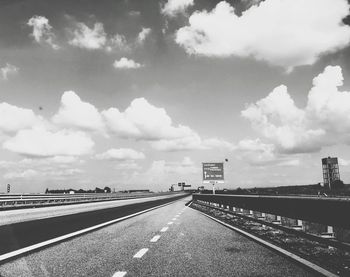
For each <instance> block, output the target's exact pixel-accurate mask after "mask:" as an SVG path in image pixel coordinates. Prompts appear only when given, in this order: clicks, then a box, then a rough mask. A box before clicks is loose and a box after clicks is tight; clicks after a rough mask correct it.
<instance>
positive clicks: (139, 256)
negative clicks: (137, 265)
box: [134, 248, 148, 258]
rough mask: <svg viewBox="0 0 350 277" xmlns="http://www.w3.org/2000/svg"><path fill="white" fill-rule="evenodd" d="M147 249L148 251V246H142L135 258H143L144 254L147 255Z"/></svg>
mask: <svg viewBox="0 0 350 277" xmlns="http://www.w3.org/2000/svg"><path fill="white" fill-rule="evenodd" d="M147 251H148V248H142V249H141V250H140V251H139V252H137V253H136V254H135V255H134V258H142V256H143V255H145V254H146V252H147Z"/></svg>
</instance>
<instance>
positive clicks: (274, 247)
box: [198, 211, 338, 277]
mask: <svg viewBox="0 0 350 277" xmlns="http://www.w3.org/2000/svg"><path fill="white" fill-rule="evenodd" d="M198 212H200V213H201V214H203V215H205V216H206V217H209V218H210V219H212V220H214V221H216V222H218V223H220V224H222V225H224V226H226V227H228V228H230V229H231V230H234V231H236V232H238V233H240V234H242V235H244V236H246V237H248V238H250V239H252V240H254V241H256V242H258V243H260V244H262V245H263V246H265V247H267V248H270V249H272V250H275V251H276V252H279V253H280V254H281V255H283V256H286V257H288V258H290V259H292V260H295V261H297V262H299V263H301V264H302V265H304V266H305V267H308V268H311V269H313V270H314V271H316V272H318V273H320V274H322V275H324V276H327V277H337V276H338V275H336V274H334V273H332V272H330V271H328V270H326V269H324V268H322V267H320V266H318V265H316V264H314V263H312V262H310V261H308V260H306V259H304V258H302V257H299V256H298V255H295V254H293V253H291V252H289V251H287V250H285V249H283V248H281V247H279V246H277V245H274V244H272V243H270V242H267V241H264V240H263V239H261V238H258V237H256V236H254V235H252V234H250V233H248V232H246V231H243V230H241V229H239V228H237V227H234V226H231V225H229V224H227V223H225V222H223V221H221V220H219V219H216V218H214V217H212V216H210V215H207V214H205V213H203V212H201V211H198Z"/></svg>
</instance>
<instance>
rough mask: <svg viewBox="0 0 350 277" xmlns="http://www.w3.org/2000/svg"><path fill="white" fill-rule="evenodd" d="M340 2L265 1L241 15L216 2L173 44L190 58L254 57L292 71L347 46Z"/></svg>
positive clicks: (345, 8) (345, 7) (349, 33)
mask: <svg viewBox="0 0 350 277" xmlns="http://www.w3.org/2000/svg"><path fill="white" fill-rule="evenodd" d="M348 13H349V4H348V3H347V1H346V0H309V1H303V0H267V1H264V2H261V3H260V4H259V5H253V6H252V7H250V8H249V9H248V10H246V11H245V12H243V13H242V15H241V16H237V15H236V14H235V11H234V8H233V7H232V6H231V5H230V4H229V3H227V2H225V1H222V2H220V3H218V4H217V6H216V7H215V8H214V9H213V10H212V11H210V12H207V11H201V12H198V11H197V12H195V13H193V14H192V15H191V17H190V18H189V26H185V27H183V28H180V29H179V30H178V31H177V33H176V42H177V43H178V44H179V45H181V46H183V47H184V48H185V50H186V51H187V52H188V53H190V54H199V55H205V56H218V57H227V56H231V55H234V56H239V57H249V56H252V57H255V58H256V59H257V60H264V61H267V62H269V63H270V64H273V65H278V66H282V67H284V68H286V69H287V70H292V69H293V68H294V67H295V66H299V65H309V64H313V63H314V62H315V61H316V60H317V59H318V57H319V56H320V55H322V54H325V53H330V52H334V51H336V50H338V49H340V48H343V47H345V46H347V45H348V44H349V42H350V27H349V26H346V25H344V24H343V23H342V19H343V18H344V17H346V16H347V15H348Z"/></svg>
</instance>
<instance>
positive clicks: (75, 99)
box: [52, 91, 104, 131]
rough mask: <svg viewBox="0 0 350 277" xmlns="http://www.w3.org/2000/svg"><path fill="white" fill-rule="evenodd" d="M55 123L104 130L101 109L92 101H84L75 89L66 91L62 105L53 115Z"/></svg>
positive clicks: (62, 98)
mask: <svg viewBox="0 0 350 277" xmlns="http://www.w3.org/2000/svg"><path fill="white" fill-rule="evenodd" d="M52 121H53V122H54V123H55V124H58V125H61V126H64V127H70V128H80V129H84V130H92V131H103V130H104V123H103V120H102V116H101V115H100V113H99V111H98V110H97V109H96V108H95V106H93V105H92V104H90V103H87V102H83V101H82V100H81V99H80V97H79V96H78V95H77V94H76V93H75V92H74V91H66V92H64V93H63V95H62V97H61V105H60V108H59V110H58V112H57V113H56V114H55V115H54V116H53V118H52Z"/></svg>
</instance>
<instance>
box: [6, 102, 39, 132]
mask: <svg viewBox="0 0 350 277" xmlns="http://www.w3.org/2000/svg"><path fill="white" fill-rule="evenodd" d="M42 122H43V119H42V118H41V117H39V116H37V115H35V113H34V112H33V111H32V110H30V109H24V108H20V107H17V106H13V105H10V104H8V103H5V102H3V103H0V131H1V132H4V133H15V132H17V131H19V130H22V129H26V128H31V127H33V126H36V125H41V124H42Z"/></svg>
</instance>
